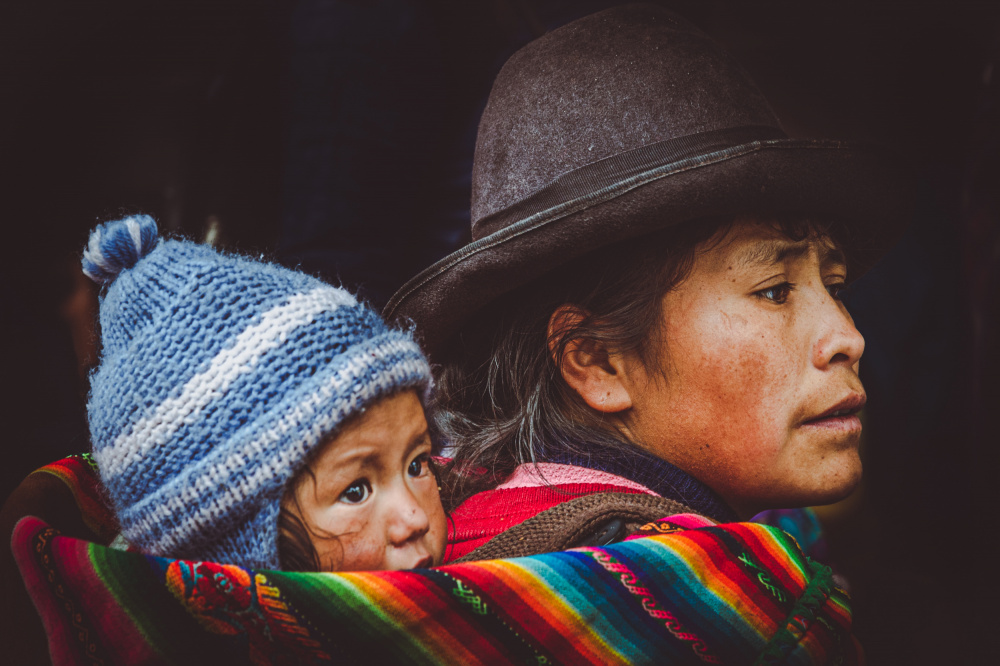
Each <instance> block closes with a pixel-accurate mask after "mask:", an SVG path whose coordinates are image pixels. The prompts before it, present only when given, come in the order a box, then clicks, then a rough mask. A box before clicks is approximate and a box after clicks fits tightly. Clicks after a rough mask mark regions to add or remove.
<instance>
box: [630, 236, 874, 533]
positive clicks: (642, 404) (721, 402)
mask: <svg viewBox="0 0 1000 666" xmlns="http://www.w3.org/2000/svg"><path fill="white" fill-rule="evenodd" d="M767 243H772V244H775V243H776V244H777V245H778V246H782V247H783V246H785V245H796V244H795V243H793V242H792V241H789V240H788V239H787V238H785V237H784V236H783V235H781V234H780V233H779V232H777V231H775V230H774V229H773V228H772V227H771V226H770V225H766V224H759V223H751V222H745V223H740V224H737V225H735V226H734V228H733V229H732V230H730V232H729V233H728V236H727V237H726V238H724V239H722V241H720V242H713V243H710V244H709V249H708V250H706V251H703V252H701V253H699V254H698V255H697V256H696V259H695V262H694V265H693V268H692V271H691V274H690V276H689V277H688V278H687V279H686V280H685V281H684V282H682V283H681V284H680V285H678V286H677V287H676V288H675V289H674V290H672V291H671V292H670V293H668V294H667V295H666V296H665V297H664V317H665V320H666V321H665V325H664V330H663V334H662V336H661V340H662V344H663V345H664V348H663V349H662V350H661V358H662V359H663V367H662V368H661V373H662V374H663V375H664V376H658V375H657V374H656V373H653V374H652V375H649V374H647V373H645V371H644V369H643V368H642V366H641V364H636V363H630V364H629V365H628V366H627V367H629V368H630V371H629V373H628V376H627V380H628V381H632V382H633V383H634V385H633V389H634V390H632V391H631V392H630V393H631V395H632V397H633V406H632V409H631V410H629V412H628V413H626V414H624V415H623V422H624V425H625V427H626V428H627V429H628V430H629V431H630V432H631V434H632V435H633V436H634V437H635V440H636V441H638V442H640V443H642V444H643V445H644V446H646V447H647V448H649V449H650V450H652V451H653V452H655V453H656V454H657V455H659V456H660V457H662V458H664V459H666V460H668V461H670V462H673V463H674V464H676V465H678V466H679V467H681V468H682V469H685V470H687V471H688V472H690V473H691V474H693V475H694V476H695V477H697V478H699V479H701V480H702V481H703V482H705V483H707V484H708V485H709V486H710V487H712V488H713V489H714V490H715V491H716V492H718V493H719V494H720V495H721V496H722V497H723V498H724V499H726V500H727V502H728V503H729V504H730V505H731V506H732V507H733V508H735V509H736V510H737V511H738V512H739V513H740V514H741V515H742V516H743V517H750V516H752V515H753V514H754V513H756V512H758V511H760V510H763V509H765V508H771V507H782V506H802V505H806V504H820V503H825V502H830V501H835V500H837V499H840V498H841V497H843V496H845V495H846V494H847V493H849V492H850V491H851V490H852V489H853V488H854V486H855V485H856V484H857V482H858V480H859V479H860V474H861V466H860V460H859V458H858V455H857V445H858V440H859V437H860V427H859V426H858V427H857V428H855V429H851V428H846V429H845V428H841V429H840V430H835V429H831V428H817V427H804V426H803V423H804V422H805V421H807V420H811V419H816V418H817V417H819V416H820V415H821V414H823V413H825V412H827V411H828V410H830V409H832V408H833V407H834V406H836V405H837V404H838V403H840V402H841V401H843V400H844V399H845V398H848V397H851V396H859V395H863V388H862V387H861V382H860V381H859V379H858V376H857V366H858V361H859V360H860V356H861V353H862V351H863V349H864V341H863V339H862V338H861V336H860V334H859V333H858V332H857V330H856V329H855V328H854V325H853V322H852V321H851V319H850V316H849V315H848V314H847V312H846V310H845V309H844V308H843V304H842V303H841V302H840V301H838V300H836V299H835V298H833V296H831V294H830V291H829V289H828V288H829V285H831V284H838V283H842V282H843V281H844V278H845V276H846V272H845V269H844V266H843V265H842V264H840V263H837V261H836V260H834V259H831V257H835V256H836V255H835V254H833V253H830V252H827V251H826V250H828V249H829V248H830V247H831V246H830V243H829V241H827V240H826V239H823V238H818V239H810V240H809V241H807V242H806V244H805V245H806V246H807V247H802V246H801V244H799V246H798V247H799V250H801V251H797V252H793V253H790V254H789V256H788V257H786V258H783V259H782V260H781V261H778V262H771V263H766V262H759V261H758V262H750V263H748V262H746V261H743V262H742V263H741V261H740V258H743V257H747V256H750V255H749V254H748V251H749V250H752V249H753V248H755V247H760V246H761V244H767ZM787 283H791V284H793V285H794V287H793V288H791V289H790V290H789V291H788V293H787V296H786V297H784V298H781V299H779V298H776V297H775V296H776V295H779V294H781V295H784V293H785V292H784V291H781V290H780V289H784V288H783V287H781V288H780V289H779V290H774V289H772V291H764V292H762V291H761V290H765V289H766V288H769V287H770V288H775V287H780V285H782V284H787ZM779 301H780V302H779ZM852 418H853V417H852ZM846 430H850V431H849V432H848V431H846Z"/></svg>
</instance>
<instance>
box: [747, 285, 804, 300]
mask: <svg viewBox="0 0 1000 666" xmlns="http://www.w3.org/2000/svg"><path fill="white" fill-rule="evenodd" d="M794 288H795V285H793V284H792V283H790V282H782V283H781V284H776V285H774V286H773V287H768V288H767V289H761V290H760V291H758V292H756V294H755V295H756V296H757V297H758V298H762V299H764V300H765V301H771V302H772V303H777V304H778V305H781V304H782V303H784V302H785V301H787V300H788V296H789V295H790V294H791V293H792V289H794Z"/></svg>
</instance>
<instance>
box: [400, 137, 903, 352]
mask: <svg viewBox="0 0 1000 666" xmlns="http://www.w3.org/2000/svg"><path fill="white" fill-rule="evenodd" d="M911 206H912V197H911V196H910V192H909V189H908V186H907V184H906V181H905V179H903V178H902V177H901V172H900V170H899V165H898V164H895V163H894V162H893V161H892V160H891V159H890V158H889V157H888V156H887V155H886V154H885V153H883V152H881V151H879V150H877V149H875V148H872V147H866V146H858V145H854V144H847V143H839V142H831V141H802V140H793V139H787V140H784V141H770V142H767V143H766V144H764V145H761V146H760V147H759V149H756V150H753V151H749V152H744V153H740V154H737V155H735V156H732V157H729V158H727V159H724V160H721V161H714V162H706V163H701V162H698V161H696V162H695V164H694V166H690V167H687V168H684V169H682V170H679V171H676V172H671V173H669V175H666V176H664V177H660V178H658V179H655V180H652V181H650V182H647V183H645V184H641V185H639V186H637V187H634V188H632V189H628V190H626V191H623V192H622V193H620V194H617V195H615V196H613V197H612V198H609V199H607V200H604V201H601V202H600V203H596V204H594V205H590V206H584V207H582V209H575V210H574V209H569V210H567V211H565V212H564V213H563V214H554V215H550V216H547V217H546V216H544V215H542V216H535V217H536V218H537V220H535V219H532V220H525V221H524V222H525V223H524V224H515V225H511V226H509V227H505V228H504V229H501V230H499V231H496V232H494V233H492V234H490V235H488V236H485V237H483V238H481V239H478V240H476V241H474V242H472V243H470V244H469V245H466V246H465V247H463V248H462V249H460V250H458V251H456V252H454V253H452V254H450V255H448V256H447V257H445V258H444V259H442V260H440V261H438V262H437V263H435V264H434V265H432V266H430V267H429V268H427V269H426V270H424V271H422V272H421V273H420V274H418V275H417V276H415V277H414V278H413V279H411V280H409V281H408V282H407V283H406V284H405V285H403V287H402V288H401V289H400V290H399V291H398V292H397V293H396V294H395V295H394V296H393V298H392V300H390V302H389V304H388V305H387V306H386V309H385V313H384V314H385V316H386V318H387V319H390V320H391V319H406V320H411V321H413V322H414V323H415V324H416V327H417V334H418V336H419V337H420V338H421V340H422V342H423V346H424V349H425V351H426V352H427V353H428V355H429V356H431V358H432V360H439V361H440V360H441V357H442V355H443V351H444V350H445V349H446V348H447V345H448V343H449V340H450V339H451V338H452V336H453V335H454V334H455V333H456V332H457V331H459V330H460V329H461V327H462V326H463V324H464V323H465V322H467V321H468V320H469V319H470V318H471V317H473V316H475V314H476V313H477V312H479V311H480V310H481V309H482V308H484V307H486V306H487V305H489V304H490V303H491V302H493V301H494V300H495V299H497V298H498V297H500V296H503V295H504V294H506V293H509V292H510V291H512V290H514V289H517V288H519V287H522V286H524V285H527V284H529V283H531V282H533V281H535V280H537V279H538V278H540V277H541V276H543V275H544V274H546V273H548V272H549V271H551V270H553V269H555V268H557V267H558V266H560V265H562V264H565V263H566V262H568V261H571V260H573V259H575V258H577V257H580V256H582V255H584V254H587V253H589V252H592V251H594V250H597V249H599V248H601V247H605V246H608V245H611V244H613V243H616V242H619V241H623V240H627V239H630V238H635V237H637V236H642V235H644V234H648V233H651V232H654V231H658V230H660V229H664V228H668V227H672V226H676V225H679V224H683V223H685V222H689V221H692V220H697V219H700V218H718V217H725V216H733V217H735V216H739V215H745V214H759V215H767V214H773V213H794V214H802V215H808V216H814V217H816V218H818V219H820V220H823V221H827V222H830V223H831V224H832V225H834V227H836V228H838V231H839V232H840V233H841V234H843V237H844V238H845V239H847V245H848V247H847V248H846V249H847V252H848V261H849V266H848V273H849V275H848V277H849V281H854V280H856V279H857V278H858V277H860V276H861V275H863V274H864V273H866V272H867V271H868V270H869V269H870V268H871V267H872V266H873V265H874V264H875V263H876V262H877V261H878V259H879V258H880V257H881V256H882V255H883V254H884V253H885V252H886V251H887V250H888V249H889V247H891V246H892V245H893V244H894V243H895V241H896V240H897V239H898V238H899V236H900V234H901V233H902V231H903V230H904V229H905V227H906V224H907V222H908V220H909V219H910V211H911Z"/></svg>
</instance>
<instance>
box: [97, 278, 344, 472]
mask: <svg viewBox="0 0 1000 666" xmlns="http://www.w3.org/2000/svg"><path fill="white" fill-rule="evenodd" d="M356 304H357V301H356V300H355V299H354V297H353V296H351V295H350V294H349V293H348V292H346V291H344V290H343V289H335V288H334V287H329V286H325V285H324V286H322V287H317V288H316V289H313V290H312V291H308V292H306V293H304V294H295V295H294V296H292V297H291V298H289V299H288V301H286V302H285V303H283V304H282V305H279V306H277V307H275V308H272V309H271V310H268V311H267V312H265V313H264V314H263V315H262V316H261V318H260V321H259V322H258V323H256V324H254V325H253V326H250V327H249V328H247V329H246V330H245V331H243V332H242V333H240V334H239V335H238V336H237V337H236V341H235V343H234V344H233V346H232V347H229V348H226V349H223V350H222V351H221V352H219V354H218V355H217V356H216V357H215V358H213V359H212V362H211V364H210V365H209V367H208V368H207V369H206V370H205V371H204V372H202V373H200V374H197V375H195V376H194V377H192V378H191V379H189V380H188V382H187V383H186V384H185V385H184V387H183V389H182V390H181V392H180V394H179V395H177V396H176V397H173V398H167V399H166V400H164V401H163V402H161V403H160V404H159V405H157V406H156V409H154V410H153V412H152V413H151V414H148V415H146V416H144V417H142V418H141V419H139V421H138V422H137V423H136V424H135V425H134V426H133V427H132V429H131V430H129V431H127V432H123V433H122V434H120V435H119V436H118V437H117V438H115V441H114V442H113V443H112V444H111V445H110V446H108V447H106V448H103V449H99V450H95V451H94V457H95V459H96V460H97V464H98V466H99V467H100V469H101V472H102V474H103V475H104V478H105V479H111V478H114V477H116V476H118V475H120V474H122V473H123V472H125V470H126V469H128V467H129V466H130V465H131V464H133V463H134V462H136V461H137V460H138V459H139V458H140V457H141V456H143V455H145V454H146V452H147V451H150V450H151V449H153V448H154V447H156V446H160V445H162V444H164V443H166V442H167V441H168V440H169V439H170V437H171V436H172V435H173V434H174V433H175V432H177V430H178V429H179V428H180V427H181V426H182V425H184V424H185V423H192V422H194V420H195V418H196V417H197V416H198V414H199V413H200V412H201V411H202V410H203V409H205V407H207V406H208V405H209V404H210V403H211V402H212V401H213V400H217V399H218V398H219V397H220V396H221V395H222V394H223V393H224V392H225V391H226V389H227V388H228V387H229V386H230V385H231V384H232V383H233V381H235V380H236V379H237V378H238V377H239V376H240V375H242V374H244V373H246V372H249V371H250V370H251V369H252V368H253V366H254V365H256V364H257V363H258V362H259V361H260V359H261V358H262V357H263V356H264V355H265V354H266V353H267V352H268V351H270V350H272V349H274V348H275V347H277V346H278V345H280V344H282V343H283V342H284V341H285V340H286V339H287V337H288V334H289V333H290V332H291V331H293V330H295V329H296V328H298V327H299V326H302V325H305V324H308V323H309V322H311V321H313V320H314V319H315V318H316V315H318V314H320V313H322V312H327V311H332V310H335V309H337V308H339V307H342V306H352V305H356Z"/></svg>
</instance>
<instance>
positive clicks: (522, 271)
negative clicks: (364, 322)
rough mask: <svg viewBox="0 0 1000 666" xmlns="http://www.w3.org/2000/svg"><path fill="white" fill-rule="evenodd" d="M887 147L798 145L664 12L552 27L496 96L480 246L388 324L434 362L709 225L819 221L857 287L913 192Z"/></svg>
mask: <svg viewBox="0 0 1000 666" xmlns="http://www.w3.org/2000/svg"><path fill="white" fill-rule="evenodd" d="M894 173H896V169H895V168H894V165H893V164H892V163H891V161H890V160H889V159H888V158H887V157H886V156H885V155H883V154H881V153H880V151H877V150H875V149H872V148H868V147H865V146H860V145H857V144H853V143H848V142H843V141H832V140H815V139H792V138H789V137H788V136H787V135H786V134H785V132H784V131H783V130H782V129H781V126H780V124H779V122H778V119H777V118H776V117H775V115H774V112H773V111H772V110H771V108H770V106H769V105H768V103H767V100H765V99H764V96H763V95H762V94H761V92H760V91H759V90H758V89H757V87H756V86H755V85H754V83H753V82H752V81H751V80H750V78H749V77H748V76H747V74H746V72H744V71H743V69H742V68H741V67H740V66H739V64H738V63H737V62H736V61H735V60H734V59H733V58H732V57H731V56H729V55H728V54H727V53H725V52H724V51H723V50H722V49H721V48H720V47H719V46H718V45H717V44H715V43H714V42H713V41H712V40H711V39H709V38H708V37H707V36H706V35H705V34H704V33H702V32H701V31H700V30H698V29H697V28H695V27H694V26H693V25H691V24H690V23H688V22H687V21H685V20H684V19H682V18H680V17H678V16H677V15H675V14H673V13H671V12H670V11H668V10H665V9H663V8H662V7H658V6H656V5H647V4H640V5H627V6H622V7H615V8H613V9H609V10H606V11H602V12H599V13H597V14H592V15H590V16H587V17H584V18H582V19H579V20H577V21H574V22H573V23H570V24H568V25H565V26H563V27H561V28H559V29H558V30H554V31H553V32H550V33H548V34H546V35H544V36H542V37H540V38H539V39H537V40H535V41H534V42H531V43H530V44H528V45H527V46H525V47H524V48H522V49H521V50H520V51H518V52H517V53H515V54H514V55H513V56H512V57H511V58H510V60H508V61H507V63H506V64H505V65H504V67H503V69H502V70H501V71H500V74H499V75H498V76H497V79H496V81H495V83H494V84H493V90H492V92H491V93H490V98H489V102H488V103H487V106H486V110H485V111H484V112H483V117H482V120H481V122H480V125H479V136H478V140H477V142H476V155H475V162H474V165H473V169H472V242H471V243H469V244H468V245H466V246H465V247H463V248H462V249H460V250H458V251H457V252H454V253H453V254H451V255H449V256H447V257H445V258H444V259H442V260H441V261H439V262H437V263H436V264H434V265H433V266H431V267H429V268H428V269H426V270H424V271H423V272H421V273H420V274H419V275H417V276H416V277H414V278H413V279H412V280H410V281H409V282H407V283H406V284H405V285H404V286H403V287H402V288H401V289H400V290H399V291H398V292H397V293H396V294H395V295H394V296H393V298H392V300H390V301H389V304H388V305H387V306H386V310H385V314H386V316H387V317H388V318H399V317H402V318H408V319H412V320H413V321H414V322H415V323H416V324H417V329H418V331H419V332H420V334H421V337H422V338H423V340H424V343H425V348H426V349H427V351H428V353H429V354H430V355H431V356H432V357H436V356H438V355H439V353H440V352H441V351H442V350H443V349H444V348H445V346H446V345H447V343H448V340H449V339H450V338H451V336H452V335H453V334H454V333H455V332H457V331H458V330H459V329H460V328H461V326H462V325H463V323H464V322H466V321H467V320H468V319H469V318H470V317H473V316H474V315H475V314H476V312H477V311H479V310H481V309H482V308H484V307H485V306H486V305H488V304H489V303H491V302H492V301H493V300H494V299H496V298H497V297H499V296H501V295H503V294H505V293H508V292H510V291H511V290H513V289H516V288H518V287H521V286H523V285H525V284H527V283H529V282H531V281H533V280H536V279H537V278H539V277H540V276H541V275H542V274H544V273H546V272H548V271H549V270H551V269H552V268H554V267H556V266H558V265H560V264H563V263H565V262H567V261H569V260H571V259H574V258H576V257H579V256H581V255H583V254H585V253H588V252H591V251H593V250H595V249H597V248H600V247H603V246H606V245H609V244H611V243H615V242H617V241H621V240H625V239H628V238H632V237H635V236H639V235H642V234H646V233H650V232H653V231H656V230H658V229H662V228H665V227H669V226H673V225H676V224H680V223H683V222H687V221H691V220H695V219H699V218H718V217H719V216H737V215H745V214H776V213H798V214H804V215H814V216H821V217H822V219H825V220H828V221H830V222H832V223H833V224H835V225H838V226H840V227H841V229H840V231H841V232H842V233H843V235H844V237H845V238H846V239H847V240H848V248H847V249H848V258H849V261H850V267H849V268H850V271H851V279H855V278H857V277H858V276H859V275H861V274H863V273H864V272H865V271H867V270H868V269H869V268H871V266H872V265H873V264H874V263H875V261H876V260H877V259H878V258H879V257H880V256H881V255H882V254H883V253H884V251H885V250H886V249H888V247H889V246H890V245H891V244H892V242H893V241H894V240H895V239H896V238H897V237H898V235H899V233H900V230H901V229H902V228H903V226H904V225H905V221H906V218H907V216H908V211H907V205H905V204H906V202H907V201H908V200H909V197H908V196H907V192H906V188H905V184H904V183H903V181H902V180H901V179H900V178H898V177H896V176H894V175H893V174H894Z"/></svg>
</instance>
